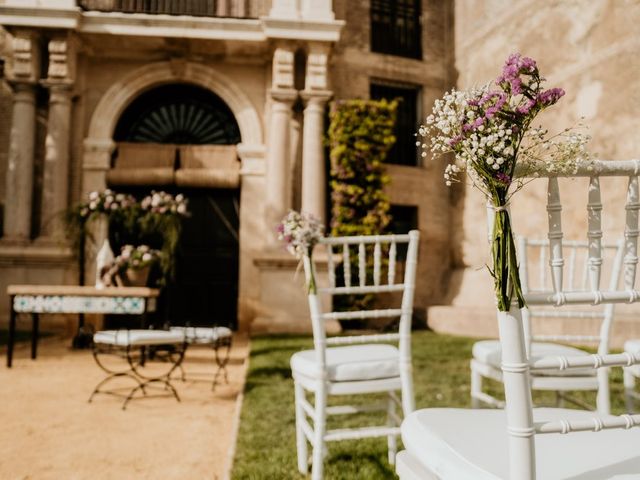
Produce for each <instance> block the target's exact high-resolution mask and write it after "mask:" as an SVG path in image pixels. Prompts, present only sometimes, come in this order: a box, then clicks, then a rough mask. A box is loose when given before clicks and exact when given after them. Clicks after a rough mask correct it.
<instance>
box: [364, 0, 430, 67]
mask: <svg viewBox="0 0 640 480" xmlns="http://www.w3.org/2000/svg"><path fill="white" fill-rule="evenodd" d="M420 1H421V0H371V13H370V16H371V50H372V51H373V52H378V53H388V54H390V55H398V56H400V57H409V58H421V57H422V45H421V40H422V29H421V28H420Z"/></svg>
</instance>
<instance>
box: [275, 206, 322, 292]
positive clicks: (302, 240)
mask: <svg viewBox="0 0 640 480" xmlns="http://www.w3.org/2000/svg"><path fill="white" fill-rule="evenodd" d="M276 231H277V233H278V240H281V241H283V242H284V244H285V247H286V249H287V251H288V252H289V253H290V254H291V255H293V256H295V257H296V258H297V259H298V260H302V259H303V257H304V255H305V253H307V252H308V254H309V259H311V258H312V254H313V249H314V247H315V246H316V245H317V243H318V242H319V241H320V239H321V238H322V237H323V235H324V225H322V224H321V223H320V221H319V220H318V219H317V218H316V217H314V216H313V215H311V214H308V213H305V212H303V213H300V212H296V211H294V210H291V211H290V212H289V213H287V215H285V217H284V218H283V219H282V221H281V222H280V224H278V227H277V229H276ZM307 289H308V291H309V292H310V293H316V292H317V288H316V282H315V278H314V276H313V270H311V276H310V280H309V285H307Z"/></svg>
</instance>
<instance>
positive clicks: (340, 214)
mask: <svg viewBox="0 0 640 480" xmlns="http://www.w3.org/2000/svg"><path fill="white" fill-rule="evenodd" d="M397 106H398V104H397V102H396V101H395V100H394V101H387V100H384V99H383V100H344V101H337V102H334V103H333V104H332V106H331V111H330V113H329V119H330V123H329V133H328V137H329V148H330V159H331V182H330V185H331V205H332V206H331V234H332V235H334V236H343V235H376V234H381V233H385V232H386V228H387V226H388V225H389V223H390V222H391V216H390V214H389V209H390V204H389V197H388V196H387V194H386V193H385V192H384V186H385V185H386V184H388V183H389V176H388V175H387V174H386V169H385V165H384V161H385V158H386V156H387V153H388V152H389V150H390V149H391V147H392V146H393V144H394V143H395V141H396V137H395V136H394V134H393V131H394V126H395V122H396V110H397ZM354 255H355V252H352V256H354ZM367 257H368V259H369V260H371V259H372V256H371V252H367ZM353 261H355V258H353V259H352V262H353ZM369 263H371V262H369ZM371 271H372V265H367V275H371V273H372V272H371ZM336 275H337V276H338V277H341V276H342V269H337V271H336ZM356 275H357V273H356ZM334 300H335V307H336V308H337V309H339V310H358V309H362V308H368V307H369V306H370V304H371V302H372V301H373V297H372V296H371V295H349V296H339V297H337V298H335V299H334ZM342 323H343V328H359V327H363V326H366V325H364V324H362V323H361V322H360V321H355V322H354V321H349V322H342ZM365 324H366V322H365Z"/></svg>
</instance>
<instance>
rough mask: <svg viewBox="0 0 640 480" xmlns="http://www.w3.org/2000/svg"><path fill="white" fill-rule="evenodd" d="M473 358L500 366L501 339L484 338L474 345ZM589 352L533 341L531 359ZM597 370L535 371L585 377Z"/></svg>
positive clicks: (550, 374)
mask: <svg viewBox="0 0 640 480" xmlns="http://www.w3.org/2000/svg"><path fill="white" fill-rule="evenodd" d="M472 353H473V358H475V359H476V360H478V361H480V362H482V363H486V364H488V365H491V366H493V367H496V368H500V363H501V361H502V347H500V341H499V340H482V341H480V342H476V343H475V344H474V345H473V351H472ZM588 355H589V353H588V352H585V351H584V350H580V349H579V348H574V347H569V346H567V345H560V344H558V343H547V342H532V343H531V361H532V362H535V361H536V360H539V359H541V358H543V357H549V356H566V357H579V356H588ZM595 375H596V371H595V369H593V368H579V369H571V370H553V369H551V370H542V371H539V372H536V373H535V376H553V377H562V376H565V377H585V376H595Z"/></svg>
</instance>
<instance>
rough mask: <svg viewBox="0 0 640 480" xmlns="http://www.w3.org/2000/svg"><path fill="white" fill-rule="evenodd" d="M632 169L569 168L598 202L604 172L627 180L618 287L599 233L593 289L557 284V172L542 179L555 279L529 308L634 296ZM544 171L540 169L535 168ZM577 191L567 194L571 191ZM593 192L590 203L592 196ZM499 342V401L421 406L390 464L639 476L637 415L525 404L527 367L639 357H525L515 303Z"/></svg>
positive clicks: (518, 476) (412, 472)
mask: <svg viewBox="0 0 640 480" xmlns="http://www.w3.org/2000/svg"><path fill="white" fill-rule="evenodd" d="M638 174H640V160H630V161H617V162H601V161H598V162H591V164H590V165H589V166H585V167H581V168H580V169H578V172H577V173H576V174H575V176H582V177H587V178H589V195H588V196H589V203H590V204H593V203H598V204H599V203H601V202H600V200H599V199H600V180H601V178H603V177H623V178H624V177H626V178H628V189H627V201H626V205H625V212H624V214H625V218H626V224H625V234H624V272H623V282H622V283H623V285H622V286H620V287H618V288H616V289H613V290H610V289H608V288H607V287H604V289H602V288H601V286H600V276H601V273H602V272H601V262H600V260H601V252H602V241H601V237H600V235H593V234H592V235H589V248H590V256H591V258H592V261H591V262H590V264H589V276H590V279H591V280H590V281H591V282H592V283H591V284H590V285H591V287H592V288H591V291H587V292H570V291H567V290H566V289H565V285H564V277H565V268H564V263H565V262H564V256H563V246H562V235H563V233H562V223H561V210H562V205H561V203H560V191H559V187H558V179H557V177H554V176H550V178H548V195H547V212H548V219H549V230H548V237H549V242H550V252H551V253H550V258H549V268H550V269H551V272H552V277H553V286H552V289H551V290H549V291H547V292H538V293H531V292H530V293H527V294H526V295H525V298H526V301H527V304H528V305H529V306H530V307H535V306H540V305H555V306H558V307H560V306H562V305H599V304H603V303H606V304H608V303H611V304H616V303H634V302H638V301H639V300H640V292H639V291H638V290H637V289H636V286H635V277H636V267H637V263H638V256H637V243H638V232H639V231H638V212H639V210H640V198H639V194H638ZM542 175H544V174H542ZM572 195H575V192H572ZM594 199H597V202H594V201H593V200H594ZM588 222H589V227H588V228H589V231H590V232H599V231H601V229H602V227H601V225H602V220H601V214H600V211H599V210H597V211H594V210H593V209H589V210H588ZM497 316H498V326H499V332H500V344H501V346H502V378H503V383H504V388H505V409H504V410H497V409H486V410H476V409H469V410H464V409H425V410H418V411H416V412H414V413H412V414H411V415H409V416H408V417H407V418H405V420H404V421H403V423H402V439H403V443H404V446H405V448H406V450H404V451H402V452H400V453H399V454H398V457H397V462H396V471H397V472H398V474H399V475H400V478H401V479H403V480H407V479H418V478H420V479H433V478H437V479H455V480H464V479H473V480H481V479H498V478H502V479H505V478H508V479H510V480H533V479H536V478H538V479H544V480H554V479H567V480H568V479H578V478H580V479H600V478H637V476H638V474H639V472H640V453H639V452H640V450H638V445H640V429H637V428H632V427H637V426H639V425H640V415H628V414H626V415H620V416H612V415H601V414H597V413H595V412H589V411H584V410H570V409H562V408H535V409H534V408H533V407H532V401H531V375H532V374H536V373H539V372H541V371H548V370H551V369H553V370H574V369H575V370H578V369H584V368H609V367H614V366H631V365H634V364H640V355H638V354H631V353H628V352H626V353H622V354H606V355H600V354H594V355H588V356H575V357H573V356H548V357H544V358H540V359H535V360H534V361H532V362H529V360H528V357H527V351H526V344H527V340H526V338H525V328H524V322H523V318H522V312H521V311H520V310H519V309H518V308H517V306H516V305H514V306H512V308H511V310H510V311H509V312H498V315H497Z"/></svg>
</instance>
